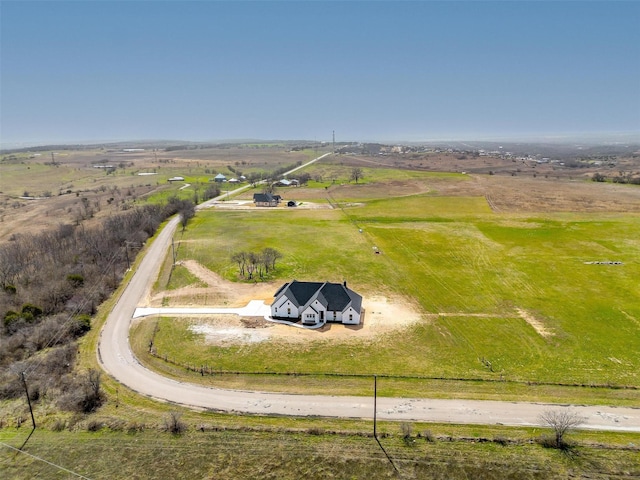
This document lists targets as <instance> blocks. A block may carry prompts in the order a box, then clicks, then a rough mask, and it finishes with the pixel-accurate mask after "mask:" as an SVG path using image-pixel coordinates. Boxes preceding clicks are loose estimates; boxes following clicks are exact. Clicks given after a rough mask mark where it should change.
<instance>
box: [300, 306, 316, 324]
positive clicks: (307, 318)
mask: <svg viewBox="0 0 640 480" xmlns="http://www.w3.org/2000/svg"><path fill="white" fill-rule="evenodd" d="M300 316H301V319H302V323H304V324H307V325H309V324H312V325H315V324H317V323H320V314H319V313H318V312H316V311H315V310H314V309H313V308H311V306H309V307H307V308H305V309H304V310H302V313H301V315H300Z"/></svg>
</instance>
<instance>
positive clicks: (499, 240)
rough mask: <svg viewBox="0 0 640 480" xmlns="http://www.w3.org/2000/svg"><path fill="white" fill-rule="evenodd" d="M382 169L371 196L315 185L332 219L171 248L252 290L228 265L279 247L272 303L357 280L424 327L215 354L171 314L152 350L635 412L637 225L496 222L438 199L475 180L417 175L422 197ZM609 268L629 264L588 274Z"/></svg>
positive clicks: (197, 239)
mask: <svg viewBox="0 0 640 480" xmlns="http://www.w3.org/2000/svg"><path fill="white" fill-rule="evenodd" d="M346 168H348V167H343V175H344V174H345V173H344V169H346ZM382 173H383V172H377V174H376V176H375V177H374V176H373V175H371V178H370V179H369V181H368V182H367V185H366V186H355V185H353V184H352V185H351V186H348V185H346V184H345V185H343V186H340V185H337V186H329V188H328V189H325V188H324V187H321V188H317V189H311V188H310V189H308V190H311V191H310V192H307V195H309V197H312V196H314V197H315V198H316V199H321V198H322V196H325V198H326V196H327V195H330V196H331V198H332V202H334V203H335V202H337V203H338V204H339V205H340V206H341V208H336V209H332V210H328V209H325V210H295V209H284V208H281V209H277V210H276V211H273V210H270V211H260V210H259V209H255V210H251V211H211V210H210V211H204V212H199V213H198V215H197V216H196V218H194V219H193V222H192V223H191V224H190V226H189V227H188V228H187V230H186V231H185V232H184V234H180V233H179V234H178V236H177V238H176V242H179V244H180V248H179V259H180V260H188V259H194V260H196V261H198V262H199V263H201V264H202V265H204V266H206V267H207V268H209V269H210V270H212V271H214V272H217V273H219V274H220V275H221V276H223V277H224V278H225V279H227V280H229V281H234V282H241V281H242V280H241V279H239V278H238V274H237V266H236V265H235V264H234V263H233V262H232V261H231V259H230V256H231V254H232V253H233V252H236V251H240V250H246V251H252V250H260V249H262V248H265V247H273V248H276V249H278V250H279V251H281V252H282V253H283V254H284V257H283V258H282V259H281V260H280V261H279V263H278V266H277V270H276V272H275V276H274V277H271V278H269V281H271V282H272V284H273V286H274V292H275V289H276V288H277V287H278V286H279V285H281V284H282V283H283V282H285V281H289V280H291V279H294V278H295V279H298V280H314V281H318V280H329V281H337V282H341V281H343V280H347V281H348V283H349V286H350V287H351V288H353V289H354V290H356V291H358V292H359V293H361V294H362V295H363V296H364V297H365V301H366V298H367V297H371V296H386V297H389V298H393V299H394V301H397V302H404V303H406V304H407V305H410V306H411V307H412V308H415V309H417V310H418V311H419V313H420V316H421V319H420V321H418V322H416V323H413V324H410V325H406V326H404V327H402V328H398V329H397V330H395V331H391V332H387V333H385V334H384V335H380V336H376V337H373V338H359V336H358V331H357V330H355V331H353V332H351V334H350V335H349V336H348V338H343V339H341V340H340V341H335V340H329V339H327V338H323V335H322V333H321V332H310V333H311V335H310V336H309V341H308V342H305V343H291V342H286V341H277V342H274V341H271V342H262V343H255V344H242V343H241V344H237V345H228V346H220V345H211V344H208V343H207V342H206V341H205V340H204V338H203V337H202V336H199V335H198V334H195V333H193V332H191V331H190V330H188V328H189V326H190V325H191V324H192V323H193V322H194V320H176V319H161V320H160V321H159V323H158V325H159V329H158V331H157V333H156V336H155V345H156V347H157V350H158V351H159V352H161V353H165V354H169V355H170V356H171V357H172V358H174V359H176V360H177V361H179V362H182V363H185V364H187V363H191V364H195V365H214V367H215V368H216V369H221V370H229V371H240V372H242V371H245V372H264V371H265V370H268V371H269V372H280V373H282V372H298V373H312V374H322V373H336V372H337V373H343V374H364V375H373V374H378V375H390V376H417V377H429V378H444V379H451V380H452V381H453V380H455V379H465V380H470V379H474V380H488V381H495V382H496V384H497V383H498V382H500V381H505V382H522V383H524V384H526V383H527V382H533V383H537V382H540V383H551V384H571V385H572V384H577V385H591V386H595V385H599V386H608V385H610V386H614V387H622V386H627V387H632V389H627V390H618V389H616V390H615V391H613V390H612V391H611V392H610V393H611V395H610V396H611V398H614V397H618V396H620V397H623V398H626V400H623V401H625V402H631V403H633V402H636V403H637V399H638V393H637V392H638V390H637V388H638V387H639V386H640V378H639V375H638V372H639V371H640V300H639V299H640V286H639V282H638V279H639V278H640V262H639V261H638V259H639V258H640V240H639V239H640V216H638V215H636V214H634V213H614V212H604V213H597V214H593V213H581V212H545V211H539V212H536V213H535V214H529V213H517V214H516V213H505V212H494V211H492V209H491V208H490V206H489V204H488V202H487V201H486V199H485V197H484V196H465V195H451V194H448V195H446V196H441V195H439V194H438V192H437V190H434V189H431V188H429V184H430V182H438V184H439V185H443V182H444V184H454V185H456V186H455V187H452V188H451V191H455V190H456V189H458V191H464V185H465V184H469V183H471V182H470V180H469V177H468V176H465V175H455V174H447V175H444V176H443V175H441V174H437V175H433V177H432V176H431V174H428V173H426V172H418V173H417V174H416V175H415V176H414V177H413V178H407V179H405V181H407V182H408V184H410V185H414V186H415V185H422V187H420V188H417V190H422V192H426V193H412V194H408V195H403V196H393V197H389V196H388V192H389V188H388V183H386V181H385V178H384V175H383V174H382ZM403 175H408V174H407V172H403ZM397 180H398V179H397V178H391V179H390V180H389V182H390V184H394V182H396V181H397ZM365 181H366V176H365ZM589 187H591V184H585V191H586V189H588V188H589ZM359 188H364V189H366V190H365V191H366V194H365V195H363V196H362V197H358V189H359ZM444 188H447V187H446V185H445V186H444ZM302 190H303V189H300V191H302ZM414 190H416V189H414ZM376 191H377V192H378V195H377V197H378V198H376V195H375V192H376ZM347 192H348V193H347ZM343 193H344V194H345V196H342V194H343ZM373 247H376V248H378V249H379V250H380V251H381V252H382V253H381V254H379V255H376V254H374V250H373ZM605 261H615V262H620V264H604V263H599V264H598V263H590V262H605ZM182 282H184V280H182ZM182 285H184V283H182ZM168 287H169V288H172V286H171V285H169V286H168ZM177 301H178V302H179V300H177ZM366 321H367V319H366V314H365V323H366ZM150 322H151V321H150ZM330 328H331V329H340V328H344V327H342V326H339V325H332V326H331V327H330ZM140 331H141V332H142V331H145V329H144V328H141V329H140ZM140 335H148V331H147V332H146V333H144V334H143V333H140ZM142 343H144V342H142ZM149 361H152V360H149ZM174 373H175V372H174ZM266 383H267V384H268V382H266ZM275 383H278V382H274V384H275ZM453 384H454V383H453V382H452V383H451V385H453ZM494 385H495V384H494ZM265 388H268V387H265ZM275 388H278V387H277V386H276V387H275ZM313 388H314V389H315V388H317V386H315V385H314V386H313ZM327 388H333V387H330V386H329V387H327ZM393 388H394V392H395V393H396V394H400V395H402V394H408V393H409V392H410V390H411V388H410V387H408V386H407V387H406V390H404V391H403V387H398V386H397V385H396V386H394V387H393ZM398 388H399V390H400V391H398ZM490 388H493V389H494V391H499V390H506V388H503V387H490ZM595 390H597V389H594V391H593V393H594V396H598V397H599V396H601V395H602V394H601V393H598V394H597V395H596V392H595ZM454 393H455V392H452V394H454ZM445 395H446V394H445ZM588 397H589V393H588V391H587V392H585V393H584V394H583V395H582V396H580V398H588ZM604 397H607V394H606V393H605V394H604ZM574 398H575V397H574Z"/></svg>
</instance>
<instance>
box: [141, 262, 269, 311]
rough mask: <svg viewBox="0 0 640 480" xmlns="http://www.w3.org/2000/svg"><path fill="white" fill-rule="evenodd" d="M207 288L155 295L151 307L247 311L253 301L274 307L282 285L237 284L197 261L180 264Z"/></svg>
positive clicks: (187, 288)
mask: <svg viewBox="0 0 640 480" xmlns="http://www.w3.org/2000/svg"><path fill="white" fill-rule="evenodd" d="M179 265H182V266H183V267H185V268H186V269H187V270H189V272H190V273H191V274H192V275H194V276H196V277H197V278H198V280H200V281H201V282H203V283H206V284H207V287H189V286H187V287H182V288H178V289H176V290H171V291H168V290H167V291H163V292H159V293H157V294H156V295H154V296H153V297H152V298H151V299H150V300H149V301H148V306H150V307H160V306H171V307H193V306H199V307H204V306H208V307H214V306H215V307H244V306H245V305H246V304H247V303H249V301H251V300H263V301H265V302H266V303H271V301H272V300H273V294H274V293H275V292H276V290H277V289H278V288H279V287H280V286H281V285H282V282H256V283H240V282H238V283H234V282H230V281H228V280H225V279H224V278H222V277H221V276H220V275H218V274H217V273H215V272H212V271H211V270H209V269H208V268H206V267H205V266H203V265H201V264H200V263H198V262H196V261H195V260H185V261H182V262H179Z"/></svg>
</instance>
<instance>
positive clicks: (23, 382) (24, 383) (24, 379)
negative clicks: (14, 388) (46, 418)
mask: <svg viewBox="0 0 640 480" xmlns="http://www.w3.org/2000/svg"><path fill="white" fill-rule="evenodd" d="M21 377H22V384H23V385H24V391H25V393H26V394H27V403H28V404H29V412H31V423H33V429H34V430H35V429H36V418H35V417H34V416H33V408H32V407H31V398H29V389H28V388H27V379H26V378H25V377H24V372H22V374H21Z"/></svg>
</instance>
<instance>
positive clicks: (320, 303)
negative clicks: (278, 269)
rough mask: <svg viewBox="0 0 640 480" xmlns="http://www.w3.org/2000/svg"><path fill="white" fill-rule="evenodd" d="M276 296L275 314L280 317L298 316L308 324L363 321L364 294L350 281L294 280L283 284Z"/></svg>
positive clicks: (272, 309) (272, 312)
mask: <svg viewBox="0 0 640 480" xmlns="http://www.w3.org/2000/svg"><path fill="white" fill-rule="evenodd" d="M274 297H275V300H274V301H273V303H272V304H271V314H272V316H273V317H276V318H297V319H298V320H302V322H303V323H305V324H313V323H319V322H321V321H335V322H342V323H346V324H358V323H360V315H361V309H362V297H361V296H360V295H358V294H357V293H356V292H354V291H353V290H351V289H349V288H347V286H346V284H345V285H343V284H340V283H329V282H324V283H320V282H298V281H297V280H293V281H292V282H290V283H285V284H284V285H282V286H281V287H280V288H279V289H278V291H277V292H276V293H275V295H274ZM285 309H286V310H285Z"/></svg>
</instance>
